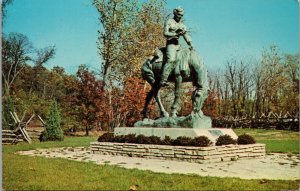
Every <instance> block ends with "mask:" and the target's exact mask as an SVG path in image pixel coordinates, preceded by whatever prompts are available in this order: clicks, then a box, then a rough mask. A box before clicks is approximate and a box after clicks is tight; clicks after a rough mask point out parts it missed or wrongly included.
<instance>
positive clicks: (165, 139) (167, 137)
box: [161, 136, 174, 145]
mask: <svg viewBox="0 0 300 191" xmlns="http://www.w3.org/2000/svg"><path fill="white" fill-rule="evenodd" d="M173 141H174V140H173V139H171V137H169V136H165V138H164V140H162V142H161V144H162V145H172V142H173Z"/></svg>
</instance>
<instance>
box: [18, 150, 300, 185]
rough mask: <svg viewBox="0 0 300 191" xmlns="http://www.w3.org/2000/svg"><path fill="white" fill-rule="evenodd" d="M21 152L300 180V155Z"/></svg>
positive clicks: (200, 172) (204, 173) (157, 168)
mask: <svg viewBox="0 0 300 191" xmlns="http://www.w3.org/2000/svg"><path fill="white" fill-rule="evenodd" d="M17 154H20V155H30V156H43V157H49V158H66V159H70V160H77V161H85V162H95V163H96V164H109V165H117V166H120V167H124V168H129V169H133V168H137V169H141V170H150V171H153V172H163V173H181V174H197V175H200V176H215V177H238V178H242V179H282V180H300V157H299V155H287V154H281V153H272V154H268V155H266V156H265V157H264V158H259V159H243V160H237V161H230V162H218V163H208V164H198V163H190V162H179V161H168V160H159V159H145V158H137V157H123V156H111V155H100V154H92V153H91V151H90V149H89V148H84V147H76V148H68V147H64V148H53V149H36V150H30V151H19V152H18V153H17Z"/></svg>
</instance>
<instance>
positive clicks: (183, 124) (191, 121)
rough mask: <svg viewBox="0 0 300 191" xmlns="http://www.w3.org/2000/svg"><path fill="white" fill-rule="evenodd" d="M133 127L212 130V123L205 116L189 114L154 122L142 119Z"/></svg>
mask: <svg viewBox="0 0 300 191" xmlns="http://www.w3.org/2000/svg"><path fill="white" fill-rule="evenodd" d="M134 127H152V128H154V127H159V128H195V129H209V128H212V121H211V118H210V117H207V116H205V115H201V116H199V115H194V114H191V115H188V116H183V117H163V118H159V119H156V120H153V119H144V120H143V121H138V122H136V123H135V124H134Z"/></svg>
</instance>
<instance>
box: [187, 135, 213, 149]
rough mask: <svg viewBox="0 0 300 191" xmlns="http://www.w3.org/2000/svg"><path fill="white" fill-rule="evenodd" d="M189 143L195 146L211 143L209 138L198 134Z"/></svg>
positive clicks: (206, 145) (209, 144)
mask: <svg viewBox="0 0 300 191" xmlns="http://www.w3.org/2000/svg"><path fill="white" fill-rule="evenodd" d="M190 144H191V146H196V147H208V146H211V145H212V144H213V143H212V142H211V141H210V140H209V138H208V137H206V136H199V137H195V138H194V139H192V140H191V142H190Z"/></svg>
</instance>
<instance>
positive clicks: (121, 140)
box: [113, 135, 126, 143]
mask: <svg viewBox="0 0 300 191" xmlns="http://www.w3.org/2000/svg"><path fill="white" fill-rule="evenodd" d="M125 140H126V137H125V135H117V136H115V137H114V140H113V142H117V143H125Z"/></svg>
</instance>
